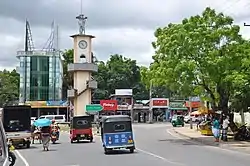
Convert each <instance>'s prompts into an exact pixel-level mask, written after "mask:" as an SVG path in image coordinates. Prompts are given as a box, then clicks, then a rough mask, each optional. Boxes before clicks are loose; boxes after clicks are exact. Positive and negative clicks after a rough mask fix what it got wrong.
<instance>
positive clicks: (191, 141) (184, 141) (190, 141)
mask: <svg viewBox="0 0 250 166" xmlns="http://www.w3.org/2000/svg"><path fill="white" fill-rule="evenodd" d="M199 140H200V139H199V138H197V139H161V140H158V141H159V142H170V143H173V144H181V145H198V146H214V147H218V146H219V143H217V142H212V141H210V140H209V141H206V142H201V141H199Z"/></svg>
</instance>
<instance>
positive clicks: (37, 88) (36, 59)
mask: <svg viewBox="0 0 250 166" xmlns="http://www.w3.org/2000/svg"><path fill="white" fill-rule="evenodd" d="M17 57H18V58H19V59H20V65H19V74H20V96H19V102H20V103H25V102H27V101H59V100H61V99H62V83H63V66H62V65H63V63H62V57H61V55H60V53H59V52H42V51H30V52H25V51H20V52H18V56H17Z"/></svg>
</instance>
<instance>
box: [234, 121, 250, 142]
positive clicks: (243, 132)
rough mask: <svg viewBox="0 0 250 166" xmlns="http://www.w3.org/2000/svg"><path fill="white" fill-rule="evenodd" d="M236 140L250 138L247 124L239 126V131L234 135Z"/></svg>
mask: <svg viewBox="0 0 250 166" xmlns="http://www.w3.org/2000/svg"><path fill="white" fill-rule="evenodd" d="M234 140H236V141H247V140H250V132H249V130H248V128H247V126H246V124H245V125H242V126H241V127H239V129H238V131H237V133H236V134H235V135H234Z"/></svg>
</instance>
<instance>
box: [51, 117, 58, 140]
mask: <svg viewBox="0 0 250 166" xmlns="http://www.w3.org/2000/svg"><path fill="white" fill-rule="evenodd" d="M51 131H55V132H56V135H57V139H59V135H60V127H59V126H58V124H57V123H56V121H55V119H52V124H51Z"/></svg>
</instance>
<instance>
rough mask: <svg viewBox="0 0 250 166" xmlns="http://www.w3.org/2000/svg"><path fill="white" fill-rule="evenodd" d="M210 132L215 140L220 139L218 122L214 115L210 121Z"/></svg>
mask: <svg viewBox="0 0 250 166" xmlns="http://www.w3.org/2000/svg"><path fill="white" fill-rule="evenodd" d="M212 132H213V135H214V138H215V142H219V139H220V122H219V119H218V117H215V118H214V120H213V123H212Z"/></svg>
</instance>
